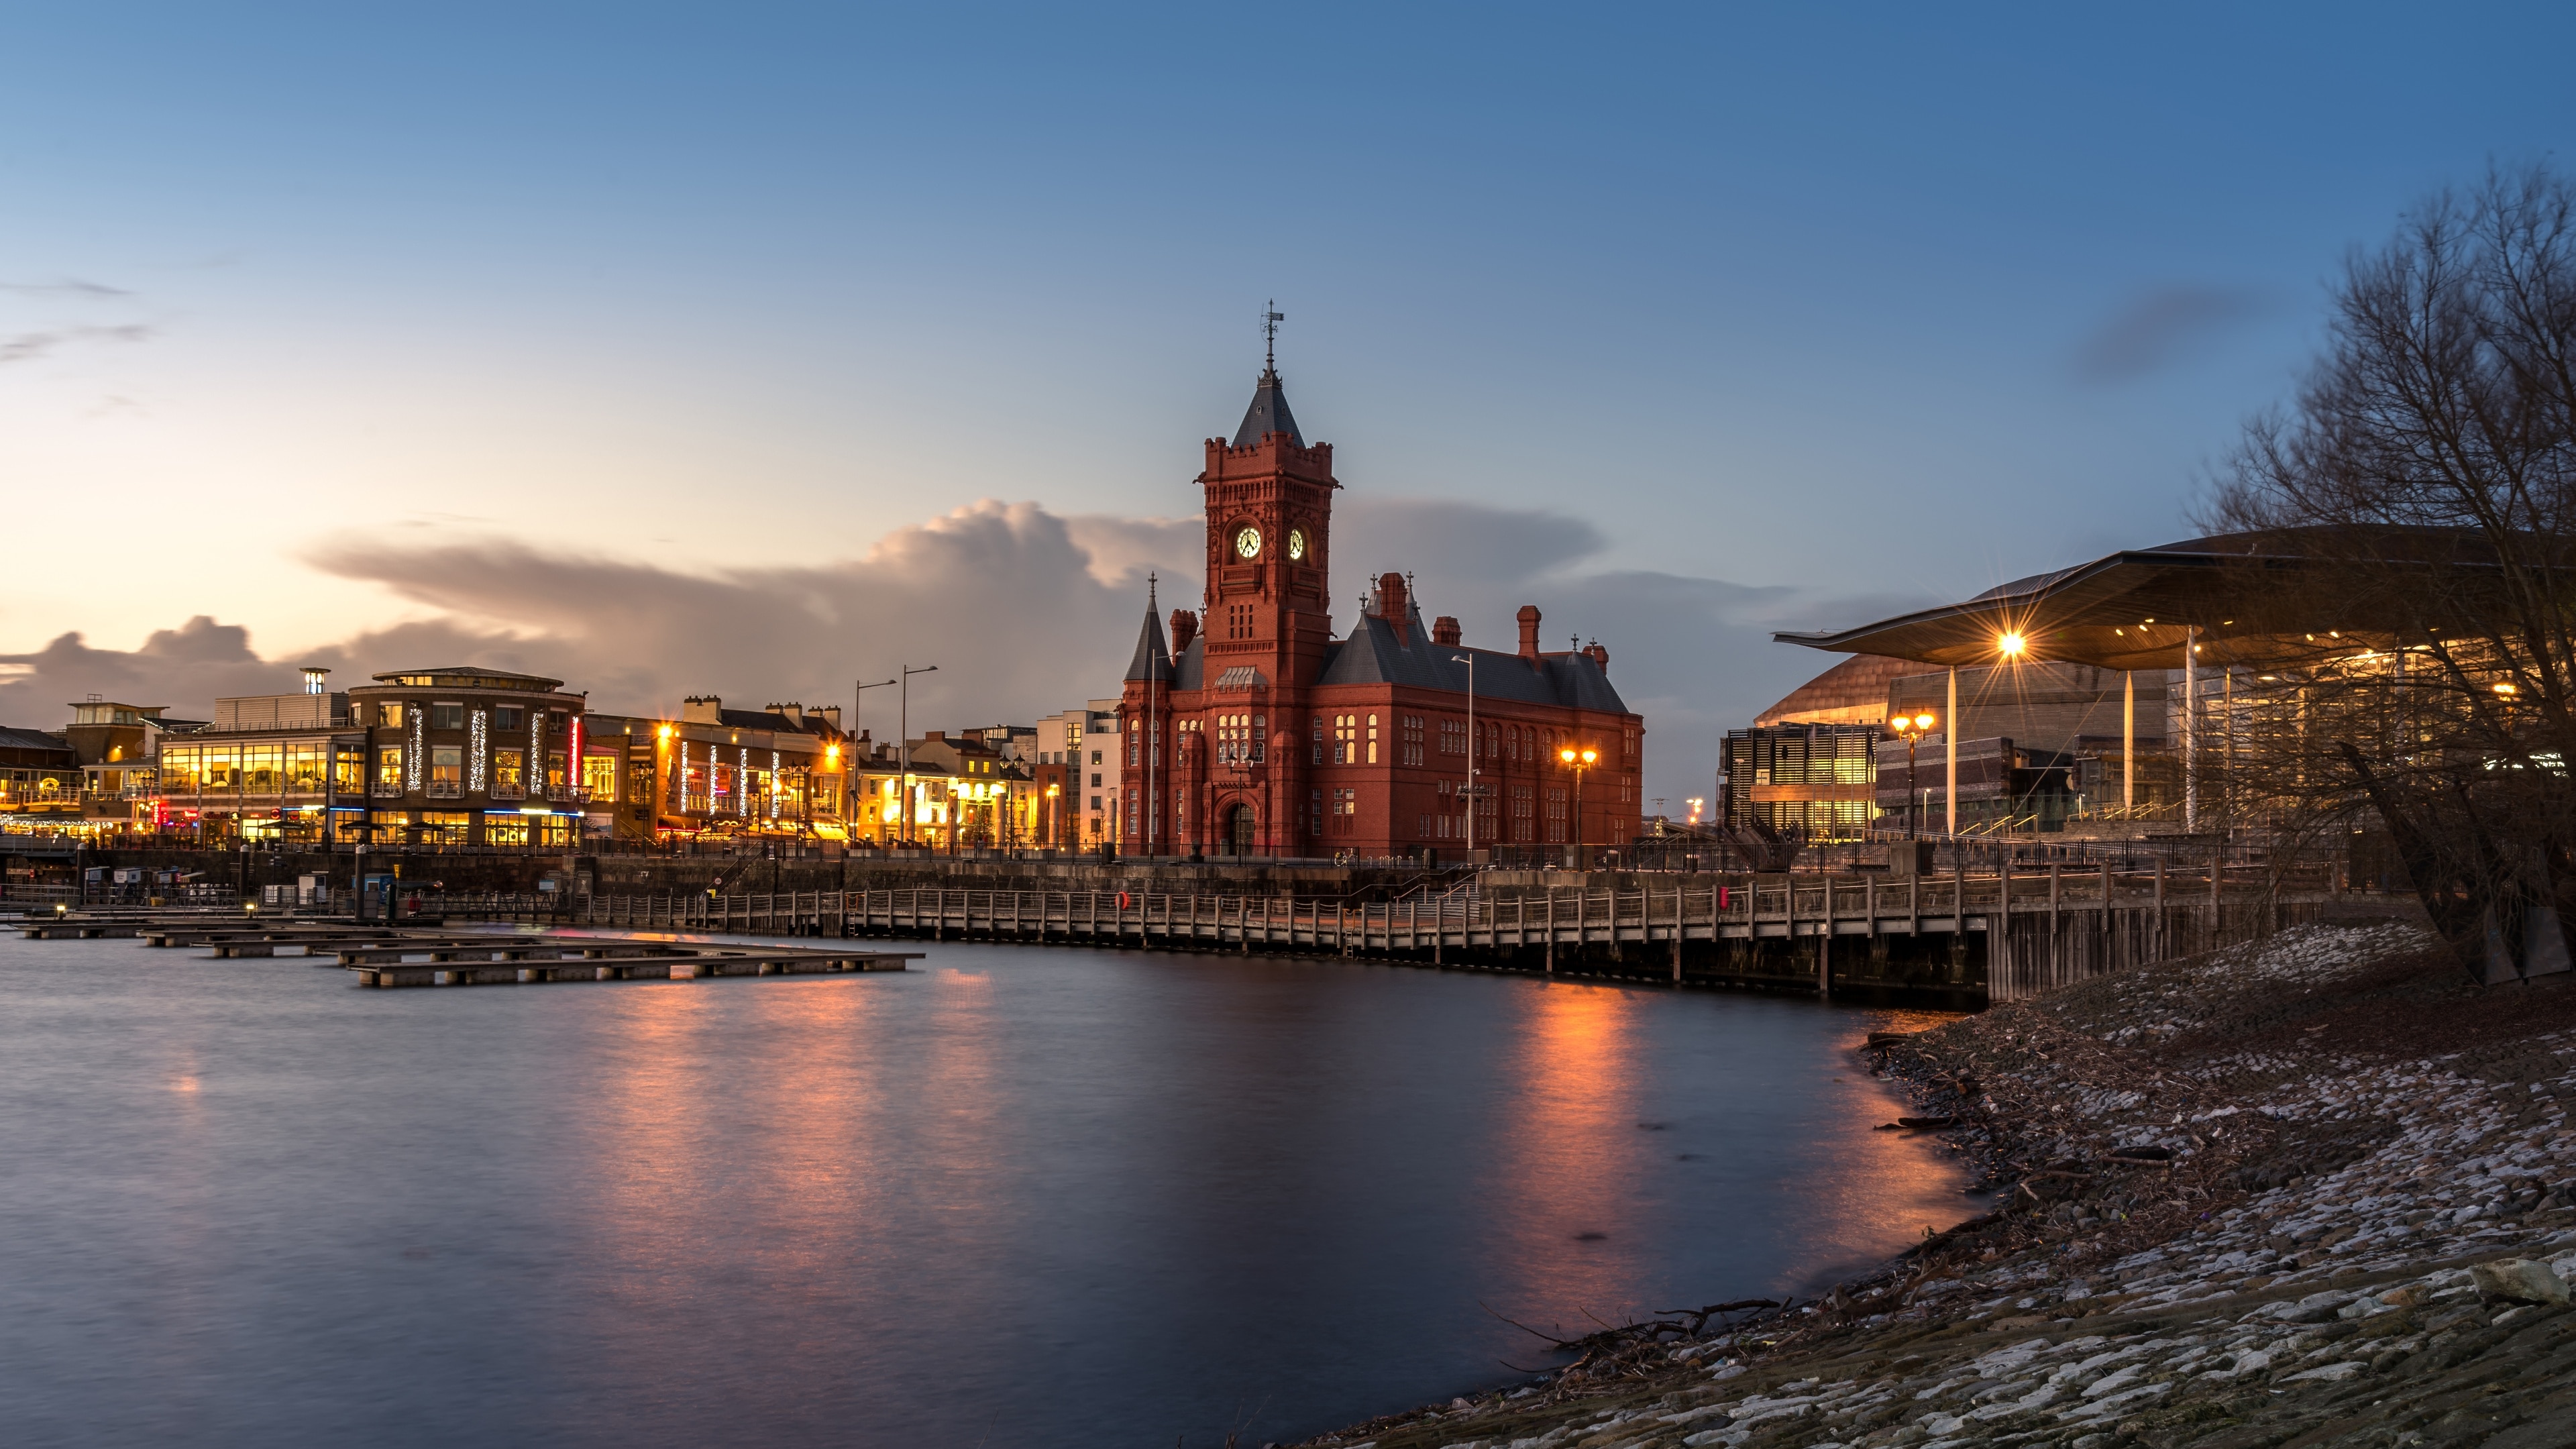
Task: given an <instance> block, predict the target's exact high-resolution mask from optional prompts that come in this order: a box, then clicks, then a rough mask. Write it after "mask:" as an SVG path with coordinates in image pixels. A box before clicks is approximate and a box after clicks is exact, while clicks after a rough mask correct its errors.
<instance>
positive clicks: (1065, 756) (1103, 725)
mask: <svg viewBox="0 0 2576 1449" xmlns="http://www.w3.org/2000/svg"><path fill="white" fill-rule="evenodd" d="M1037 751H1038V757H1037V763H1039V764H1049V765H1062V766H1064V767H1065V769H1066V771H1067V772H1068V774H1067V779H1068V780H1069V781H1070V782H1071V783H1070V784H1069V785H1068V786H1067V787H1066V793H1067V794H1069V795H1071V796H1073V798H1074V804H1075V811H1076V813H1075V815H1074V819H1075V820H1077V821H1078V822H1080V825H1079V830H1080V839H1081V842H1082V844H1083V845H1085V846H1096V845H1098V844H1100V843H1101V842H1102V841H1103V840H1113V841H1114V840H1116V839H1117V837H1118V774H1119V753H1118V701H1117V700H1115V699H1095V700H1092V701H1091V702H1090V703H1089V704H1088V705H1087V706H1086V707H1084V708H1082V709H1068V710H1066V711H1064V712H1063V713H1061V714H1051V715H1047V716H1046V717H1044V718H1043V719H1040V720H1039V721H1038V739H1037Z"/></svg>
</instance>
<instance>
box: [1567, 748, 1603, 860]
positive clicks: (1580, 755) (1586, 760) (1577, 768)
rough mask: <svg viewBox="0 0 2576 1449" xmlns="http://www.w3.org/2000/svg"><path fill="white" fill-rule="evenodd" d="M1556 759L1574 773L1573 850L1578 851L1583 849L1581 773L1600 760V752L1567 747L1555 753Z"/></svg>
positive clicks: (1592, 749) (1591, 749)
mask: <svg viewBox="0 0 2576 1449" xmlns="http://www.w3.org/2000/svg"><path fill="white" fill-rule="evenodd" d="M1556 757H1557V759H1559V760H1561V761H1563V762H1564V763H1565V765H1566V766H1567V768H1569V769H1571V770H1573V771H1574V848H1575V849H1576V850H1577V851H1580V850H1582V849H1583V772H1584V771H1585V770H1586V769H1588V768H1590V766H1591V764H1592V762H1593V761H1594V760H1597V759H1600V758H1601V752H1600V751H1599V750H1596V749H1594V748H1592V747H1591V746H1590V745H1585V746H1583V747H1582V748H1581V749H1577V748H1575V747H1574V746H1572V745H1567V746H1566V747H1565V748H1564V749H1561V750H1559V751H1557V752H1556Z"/></svg>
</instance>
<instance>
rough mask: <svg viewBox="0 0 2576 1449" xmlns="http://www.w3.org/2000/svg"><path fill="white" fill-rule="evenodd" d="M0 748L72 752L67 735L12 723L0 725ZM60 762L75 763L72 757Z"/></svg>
mask: <svg viewBox="0 0 2576 1449" xmlns="http://www.w3.org/2000/svg"><path fill="white" fill-rule="evenodd" d="M0 749H6V750H49V751H52V752H54V753H57V754H61V755H66V756H68V755H71V753H72V744H71V741H70V739H68V738H67V737H65V736H62V735H58V734H52V733H49V732H47V731H45V730H30V729H20V728H17V727H16V726H14V725H0ZM62 763H64V764H67V765H68V764H73V763H75V761H74V760H72V759H65V760H64V761H63V762H62Z"/></svg>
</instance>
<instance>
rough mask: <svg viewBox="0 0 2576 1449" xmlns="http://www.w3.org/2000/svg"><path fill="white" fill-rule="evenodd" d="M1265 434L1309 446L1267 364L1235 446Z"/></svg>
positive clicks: (1282, 385)
mask: <svg viewBox="0 0 2576 1449" xmlns="http://www.w3.org/2000/svg"><path fill="white" fill-rule="evenodd" d="M1264 433H1286V434H1287V435H1288V441H1290V442H1292V443H1295V444H1296V445H1297V446H1298V447H1301V448H1302V447H1304V446H1306V435H1305V434H1303V433H1301V432H1299V431H1297V415H1296V414H1295V413H1292V412H1290V411H1288V385H1287V384H1286V383H1284V382H1281V381H1280V380H1279V373H1278V372H1277V370H1276V369H1273V368H1267V367H1265V368H1263V369H1261V381H1260V382H1258V383H1256V384H1254V385H1253V389H1252V406H1250V407H1248V408H1245V409H1244V410H1243V426H1242V427H1239V428H1237V429H1235V430H1234V445H1235V446H1236V447H1238V448H1249V447H1251V446H1252V445H1253V444H1255V443H1258V442H1260V441H1261V435H1262V434H1264ZM1129 677H1130V678H1133V677H1134V676H1132V675H1131V676H1129Z"/></svg>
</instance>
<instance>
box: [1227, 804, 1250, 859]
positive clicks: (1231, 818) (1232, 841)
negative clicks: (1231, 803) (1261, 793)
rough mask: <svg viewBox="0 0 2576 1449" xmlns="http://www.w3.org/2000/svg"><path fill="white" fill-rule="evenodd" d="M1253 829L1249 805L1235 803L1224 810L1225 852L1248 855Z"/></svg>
mask: <svg viewBox="0 0 2576 1449" xmlns="http://www.w3.org/2000/svg"><path fill="white" fill-rule="evenodd" d="M1253 829H1254V824H1253V818H1252V807H1251V806H1249V805H1237V806H1235V807H1234V808H1233V809H1231V810H1228V811H1227V812H1225V853H1226V854H1228V855H1250V854H1251V853H1252V836H1253Z"/></svg>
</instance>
